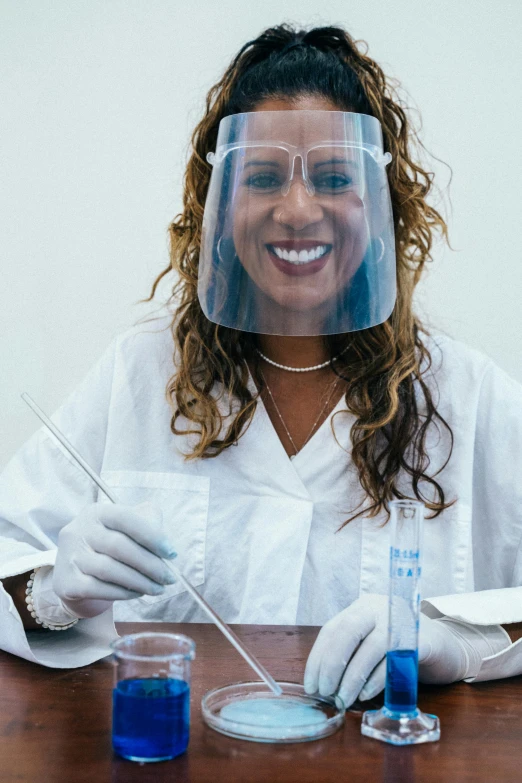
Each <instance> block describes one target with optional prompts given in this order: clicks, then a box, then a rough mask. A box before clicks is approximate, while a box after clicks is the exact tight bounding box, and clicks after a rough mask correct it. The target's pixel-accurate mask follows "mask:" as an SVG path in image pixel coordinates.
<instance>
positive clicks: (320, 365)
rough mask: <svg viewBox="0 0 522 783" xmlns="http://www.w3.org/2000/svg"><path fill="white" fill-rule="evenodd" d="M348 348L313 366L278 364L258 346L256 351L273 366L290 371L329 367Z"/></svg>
mask: <svg viewBox="0 0 522 783" xmlns="http://www.w3.org/2000/svg"><path fill="white" fill-rule="evenodd" d="M347 350H348V346H346V348H345V349H344V350H343V351H341V353H338V354H337V356H334V357H333V359H328V360H327V361H326V362H323V363H322V364H314V365H313V366H312V367H287V366H286V364H278V363H277V362H274V361H273V360H272V359H269V358H268V356H265V354H264V353H261V351H260V350H259V348H256V352H257V353H258V354H259V356H260V357H261V358H262V359H264V360H265V362H268V364H271V365H273V367H277V368H278V369H279V370H288V372H312V370H322V369H323V368H324V367H328V365H329V364H331V363H332V362H336V361H337V359H339V358H340V357H341V356H342V355H343V353H345V352H346V351H347Z"/></svg>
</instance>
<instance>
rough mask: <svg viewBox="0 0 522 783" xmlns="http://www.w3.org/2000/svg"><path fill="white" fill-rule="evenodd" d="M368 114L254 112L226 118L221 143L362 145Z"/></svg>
mask: <svg viewBox="0 0 522 783" xmlns="http://www.w3.org/2000/svg"><path fill="white" fill-rule="evenodd" d="M364 119H366V120H368V119H372V120H373V118H368V117H366V115H362V114H355V113H351V112H342V111H318V110H294V111H255V112H246V113H244V114H235V115H231V116H229V117H227V118H226V119H225V120H223V121H222V123H221V125H220V133H219V137H218V144H227V143H233V144H237V143H239V144H241V143H242V142H249V143H257V144H262V143H263V142H264V141H266V142H270V143H272V144H273V143H278V142H280V143H283V144H288V145H291V146H293V147H298V148H306V147H311V146H314V145H316V144H320V143H323V142H327V143H328V142H329V143H332V142H333V143H340V144H357V145H359V144H363V143H364V142H365V135H367V132H366V131H365V127H366V126H365V124H364Z"/></svg>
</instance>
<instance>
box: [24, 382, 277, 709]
mask: <svg viewBox="0 0 522 783" xmlns="http://www.w3.org/2000/svg"><path fill="white" fill-rule="evenodd" d="M21 397H22V399H23V401H24V402H26V403H27V405H29V407H30V408H31V410H32V411H33V412H34V413H35V414H36V415H37V416H38V418H39V419H40V421H41V422H42V423H43V424H44V425H45V426H46V427H47V429H48V430H50V431H51V432H52V434H53V435H54V436H55V437H56V438H58V440H59V441H60V443H61V444H62V446H63V447H64V448H65V449H66V450H67V451H68V452H69V454H70V455H71V457H72V458H73V459H74V460H75V461H76V462H77V464H78V465H79V466H80V467H81V468H82V469H83V470H84V471H85V472H86V473H87V475H88V476H90V478H91V479H92V480H93V481H94V483H95V484H97V485H98V487H99V488H100V489H101V491H102V492H103V494H104V495H105V496H106V497H107V498H108V499H109V500H110V501H111V503H117V502H118V500H117V498H116V497H115V496H114V495H113V493H112V492H111V490H110V489H109V487H108V486H107V485H106V484H105V482H104V481H103V480H102V479H101V478H100V476H98V474H97V473H95V472H94V470H93V469H92V468H91V467H90V465H88V464H87V462H85V460H84V459H83V457H82V456H81V455H80V454H79V453H78V452H77V451H76V449H75V448H74V446H73V445H72V444H71V443H69V441H68V440H67V438H66V437H65V435H64V434H63V433H62V432H60V430H59V429H58V427H56V425H55V424H53V422H52V421H51V419H50V418H49V417H48V416H46V414H45V413H44V412H43V410H42V409H41V408H39V407H38V405H37V404H36V403H35V402H34V400H33V399H32V398H31V397H30V396H29V395H28V394H27V393H26V392H24V393H23V394H22V395H21ZM166 565H167V566H168V568H170V570H171V571H172V573H173V574H174V576H175V577H176V579H177V580H178V581H179V582H181V584H182V585H183V587H184V588H185V589H186V590H187V592H188V593H190V595H191V596H192V598H193V599H194V600H195V601H196V602H197V603H198V604H199V605H200V606H201V608H202V609H203V611H204V612H206V614H207V615H208V616H209V617H210V619H211V620H212V622H213V623H215V625H217V627H218V628H219V630H220V631H221V633H222V634H223V635H224V636H226V638H227V639H228V641H229V642H230V644H231V645H232V646H233V647H235V648H236V650H237V651H238V653H239V654H240V655H242V656H243V658H244V659H245V661H246V662H247V663H248V665H249V666H251V667H252V669H253V670H254V671H255V672H256V674H257V675H258V676H259V677H261V679H262V680H264V682H265V683H266V684H267V685H268V687H269V688H270V690H271V691H272V692H273V693H274V694H275V695H276V696H281V694H282V692H283V691H282V690H281V687H280V686H279V685H278V684H277V682H276V681H275V680H274V678H273V677H272V676H271V675H270V674H269V673H268V672H267V670H266V669H265V667H264V666H263V665H262V664H261V663H259V661H258V660H257V658H256V657H255V656H254V655H252V653H251V652H249V651H248V650H247V648H246V647H245V646H244V644H243V642H242V641H241V640H240V639H239V637H238V636H236V634H235V633H234V631H233V630H232V628H230V627H229V626H228V625H227V624H226V623H225V622H224V621H223V620H222V619H221V617H220V616H219V615H218V614H216V612H215V611H214V610H213V609H212V607H211V606H210V605H209V604H208V603H207V602H206V601H205V599H204V598H203V596H201V595H200V594H199V593H198V591H197V590H196V588H195V587H193V586H192V585H191V584H190V582H189V581H188V580H187V579H185V577H184V576H183V574H182V573H181V571H180V570H179V569H178V568H177V567H176V566H175V565H174V564H173V563H170V562H169V563H166Z"/></svg>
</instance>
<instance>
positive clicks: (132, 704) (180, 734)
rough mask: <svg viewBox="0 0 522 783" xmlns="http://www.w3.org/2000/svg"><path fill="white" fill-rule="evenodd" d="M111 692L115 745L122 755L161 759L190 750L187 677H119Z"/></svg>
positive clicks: (148, 759)
mask: <svg viewBox="0 0 522 783" xmlns="http://www.w3.org/2000/svg"><path fill="white" fill-rule="evenodd" d="M112 693H113V701H112V744H113V747H114V750H115V751H116V753H119V755H120V756H123V757H124V758H127V759H133V760H135V761H161V760H164V759H171V758H173V757H174V756H178V755H179V754H180V753H183V752H184V751H185V750H186V749H187V745H188V740H189V709H190V689H189V686H188V684H187V683H186V682H185V681H184V680H173V679H170V678H159V677H151V678H148V679H141V678H137V679H130V680H120V682H119V683H118V686H117V687H116V688H115V689H114V690H113V692H112Z"/></svg>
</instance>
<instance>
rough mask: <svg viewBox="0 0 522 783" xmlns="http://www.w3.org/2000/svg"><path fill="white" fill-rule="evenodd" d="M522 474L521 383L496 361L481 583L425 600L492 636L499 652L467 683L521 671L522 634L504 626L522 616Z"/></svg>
mask: <svg viewBox="0 0 522 783" xmlns="http://www.w3.org/2000/svg"><path fill="white" fill-rule="evenodd" d="M521 476H522V387H521V386H520V385H519V384H518V383H516V382H515V381H513V380H512V379H511V378H509V376H507V375H506V374H505V373H504V372H503V371H502V370H500V369H499V368H498V367H496V366H495V365H494V364H493V363H491V364H489V365H488V367H487V369H486V372H485V374H484V378H483V381H482V386H481V392H480V397H479V403H478V409H477V424H476V433H475V447H474V465H473V558H474V566H475V580H476V584H477V586H478V588H479V589H478V590H477V591H476V592H473V593H461V594H458V595H444V596H439V597H435V598H430V599H429V600H425V601H423V602H422V606H421V609H422V611H423V612H424V613H425V614H427V615H428V616H430V617H432V618H437V617H442V616H445V617H450V618H453V619H455V620H460V621H462V622H464V623H468V624H472V625H474V626H478V627H481V629H482V630H483V633H485V635H486V636H487V637H488V639H489V641H490V644H491V649H492V651H494V652H493V653H492V654H491V655H489V656H488V657H484V658H483V659H482V665H481V667H480V669H479V672H478V674H477V675H476V677H474V678H469V679H468V680H467V682H479V681H483V680H495V679H500V678H503V677H512V676H514V675H518V674H522V639H519V640H518V641H517V642H515V643H514V644H512V643H511V641H510V639H509V636H508V634H507V633H506V632H505V631H504V630H503V629H502V628H501V625H508V624H510V623H518V622H522V481H521V479H520V477H521ZM481 588H483V589H481ZM488 588H489V589H488ZM485 626H489V627H488V628H485ZM502 634H503V635H504V642H502V638H501V635H502Z"/></svg>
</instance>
